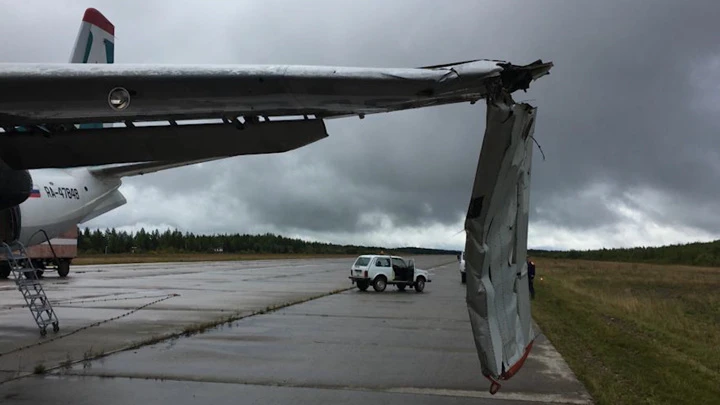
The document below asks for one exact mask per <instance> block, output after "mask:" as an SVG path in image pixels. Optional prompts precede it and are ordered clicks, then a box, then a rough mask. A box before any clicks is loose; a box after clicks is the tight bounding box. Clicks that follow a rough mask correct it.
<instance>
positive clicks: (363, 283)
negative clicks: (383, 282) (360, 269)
mask: <svg viewBox="0 0 720 405" xmlns="http://www.w3.org/2000/svg"><path fill="white" fill-rule="evenodd" d="M369 286H370V285H369V284H368V282H367V281H366V280H358V281H357V288H358V290H360V291H365V290H367V289H368V287H369Z"/></svg>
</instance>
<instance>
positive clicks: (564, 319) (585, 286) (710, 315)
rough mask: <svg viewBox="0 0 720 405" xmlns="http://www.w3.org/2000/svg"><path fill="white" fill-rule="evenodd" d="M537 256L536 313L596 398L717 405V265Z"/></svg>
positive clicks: (719, 292) (719, 351) (719, 344)
mask: <svg viewBox="0 0 720 405" xmlns="http://www.w3.org/2000/svg"><path fill="white" fill-rule="evenodd" d="M535 261H536V264H537V277H536V282H535V286H536V287H535V290H536V297H535V300H534V301H533V317H534V318H535V320H536V321H537V322H538V324H539V325H540V327H541V328H542V331H543V333H544V334H545V335H546V336H547V337H548V338H549V339H550V340H551V341H552V342H553V344H554V345H555V346H556V347H557V349H558V350H559V351H560V353H561V354H562V355H563V356H564V357H565V359H566V361H567V362H568V364H569V365H570V367H571V368H572V369H573V371H574V372H575V374H577V376H578V378H580V380H581V381H582V382H583V384H585V386H586V387H587V388H588V390H589V391H590V394H591V395H592V396H593V398H594V399H595V401H596V403H598V404H608V405H609V404H612V405H619V404H720V269H718V268H701V267H689V266H658V265H647V264H632V263H608V262H591V261H579V260H578V261H574V260H553V259H536V260H535ZM541 277H542V280H541V279H540V278H541Z"/></svg>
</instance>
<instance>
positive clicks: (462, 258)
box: [458, 251, 467, 284]
mask: <svg viewBox="0 0 720 405" xmlns="http://www.w3.org/2000/svg"><path fill="white" fill-rule="evenodd" d="M458 267H459V268H460V281H461V282H462V283H463V284H465V281H466V280H467V279H466V278H465V251H462V252H461V253H460V254H459V255H458Z"/></svg>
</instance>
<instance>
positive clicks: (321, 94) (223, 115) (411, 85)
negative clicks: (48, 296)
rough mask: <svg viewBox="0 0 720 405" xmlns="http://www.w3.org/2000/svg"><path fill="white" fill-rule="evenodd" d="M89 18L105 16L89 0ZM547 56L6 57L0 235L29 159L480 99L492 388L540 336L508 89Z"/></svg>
mask: <svg viewBox="0 0 720 405" xmlns="http://www.w3.org/2000/svg"><path fill="white" fill-rule="evenodd" d="M84 19H85V20H86V21H87V22H90V23H92V24H94V25H97V26H99V27H103V26H104V24H106V23H107V22H108V21H107V19H106V18H105V17H104V16H103V15H102V14H101V13H100V12H99V11H97V10H95V9H88V10H86V13H85V16H84ZM105 46H112V45H109V44H107V43H105ZM552 67H553V63H552V62H543V61H542V60H541V59H538V60H536V61H534V62H532V63H529V64H526V65H516V64H513V63H510V62H506V61H502V60H492V59H470V60H465V61H461V62H451V63H444V64H438V65H431V66H422V67H415V68H367V67H343V66H300V65H229V64H228V65H162V64H144V65H133V64H114V63H112V64H110V63H105V64H84V63H82V64H81V63H70V64H61V63H0V128H2V129H3V130H4V133H0V240H1V241H2V242H3V243H6V244H8V245H13V246H14V245H17V244H18V243H19V241H20V238H21V235H22V222H23V221H30V219H28V218H22V217H21V216H20V215H18V214H19V208H18V207H19V205H20V204H22V203H23V202H25V201H26V200H28V199H29V198H30V196H31V195H33V194H36V190H34V189H33V178H32V176H31V174H30V172H29V170H33V169H45V168H56V169H69V168H77V167H85V166H97V165H106V164H121V163H136V164H140V163H146V164H161V163H162V164H179V162H183V161H192V160H199V159H211V158H225V157H232V156H241V155H249V154H262V153H282V152H286V151H289V150H293V149H297V148H300V147H304V146H307V145H309V144H311V143H314V142H317V141H319V140H321V139H323V138H325V137H327V136H328V134H327V132H326V128H325V120H328V119H339V118H347V117H359V118H360V119H362V118H364V117H365V116H366V115H367V114H380V113H390V112H394V111H401V110H409V109H418V108H426V107H432V106H440V105H448V104H458V103H470V104H475V103H476V102H477V101H479V100H485V105H486V108H487V110H486V128H485V134H484V137H483V142H482V147H481V150H480V156H479V159H478V164H477V172H476V176H475V181H474V184H473V191H472V194H471V199H470V203H469V206H468V212H467V216H466V221H465V229H466V244H465V252H466V263H465V264H466V278H467V283H466V284H467V288H466V301H467V307H468V313H469V316H470V323H471V327H472V331H473V337H474V340H475V345H476V348H477V352H478V359H479V360H480V365H481V369H482V374H483V375H484V376H485V377H486V378H488V379H489V380H490V381H491V389H490V392H491V393H493V394H494V393H495V392H497V390H498V389H499V387H500V384H499V383H498V380H505V379H508V378H510V377H512V376H513V375H514V374H515V373H517V371H518V369H519V368H520V367H522V365H523V363H524V361H525V360H526V358H527V356H528V354H529V351H530V349H531V348H532V344H533V341H534V339H535V337H534V336H533V332H532V320H531V317H530V301H529V293H528V283H527V267H526V264H525V257H526V254H527V220H528V201H529V194H528V192H529V191H528V190H529V184H530V163H531V160H532V159H531V157H532V148H533V141H532V140H533V139H534V138H533V136H532V134H533V132H534V128H535V118H536V111H537V108H536V107H533V106H530V105H529V104H527V103H516V102H515V101H514V100H513V98H512V94H513V93H515V92H517V91H519V90H525V91H526V90H527V89H528V88H529V87H530V84H531V83H532V82H534V81H536V80H538V79H539V78H541V77H543V76H546V75H548V74H549V73H550V70H551V68H552ZM198 121H202V122H198ZM150 123H152V124H153V125H149V124H150ZM58 181H60V179H58ZM59 186H62V185H59ZM64 193H66V194H67V190H66V191H64ZM91 193H92V191H91V189H90V188H89V187H88V190H85V189H84V187H83V188H81V189H77V193H76V191H75V189H73V190H72V191H71V192H70V193H69V194H70V195H72V196H74V197H75V198H78V199H82V198H93V194H91ZM50 236H51V237H53V236H52V235H50Z"/></svg>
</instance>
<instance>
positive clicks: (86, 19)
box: [70, 8, 115, 63]
mask: <svg viewBox="0 0 720 405" xmlns="http://www.w3.org/2000/svg"><path fill="white" fill-rule="evenodd" d="M114 61H115V26H114V25H113V24H112V23H111V22H110V21H109V20H108V19H107V18H105V16H104V15H102V13H101V12H99V11H98V10H96V9H94V8H88V9H87V10H85V14H84V15H83V19H82V23H80V31H79V32H78V36H77V39H76V40H75V48H74V49H73V51H72V54H71V56H70V63H113V62H114Z"/></svg>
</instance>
